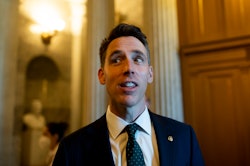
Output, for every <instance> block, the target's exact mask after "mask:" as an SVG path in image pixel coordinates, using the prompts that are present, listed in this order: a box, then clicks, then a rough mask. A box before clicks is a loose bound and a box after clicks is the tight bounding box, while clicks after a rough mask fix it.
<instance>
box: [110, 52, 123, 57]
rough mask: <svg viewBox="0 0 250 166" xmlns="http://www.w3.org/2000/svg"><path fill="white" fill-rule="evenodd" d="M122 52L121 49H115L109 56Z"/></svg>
mask: <svg viewBox="0 0 250 166" xmlns="http://www.w3.org/2000/svg"><path fill="white" fill-rule="evenodd" d="M121 53H122V51H120V50H114V51H113V52H111V54H110V56H109V57H112V56H114V55H116V54H121Z"/></svg>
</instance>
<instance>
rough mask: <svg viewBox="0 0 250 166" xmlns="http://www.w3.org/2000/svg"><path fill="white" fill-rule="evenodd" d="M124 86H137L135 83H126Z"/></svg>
mask: <svg viewBox="0 0 250 166" xmlns="http://www.w3.org/2000/svg"><path fill="white" fill-rule="evenodd" d="M122 86H126V87H135V86H136V85H135V83H133V82H126V83H124V84H122Z"/></svg>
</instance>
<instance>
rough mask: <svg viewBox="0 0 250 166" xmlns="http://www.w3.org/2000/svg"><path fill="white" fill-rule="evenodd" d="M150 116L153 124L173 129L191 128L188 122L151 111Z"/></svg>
mask: <svg viewBox="0 0 250 166" xmlns="http://www.w3.org/2000/svg"><path fill="white" fill-rule="evenodd" d="M150 118H151V120H152V122H153V124H154V126H160V127H166V128H168V129H174V130H181V129H184V130H186V129H190V128H192V127H191V126H190V125H189V124H186V123H184V122H180V121H178V120H175V119H173V118H169V117H166V116H162V115H159V114H156V113H153V112H150Z"/></svg>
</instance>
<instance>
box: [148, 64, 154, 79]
mask: <svg viewBox="0 0 250 166" xmlns="http://www.w3.org/2000/svg"><path fill="white" fill-rule="evenodd" d="M153 78H154V77H153V67H152V66H149V69H148V83H152V82H153Z"/></svg>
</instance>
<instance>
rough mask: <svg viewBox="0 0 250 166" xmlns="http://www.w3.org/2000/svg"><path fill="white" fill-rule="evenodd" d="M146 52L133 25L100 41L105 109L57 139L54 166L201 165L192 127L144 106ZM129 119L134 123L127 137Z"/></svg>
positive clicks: (149, 71)
mask: <svg viewBox="0 0 250 166" xmlns="http://www.w3.org/2000/svg"><path fill="white" fill-rule="evenodd" d="M149 54H150V52H149V47H148V42H147V40H146V36H145V35H144V34H143V33H142V32H141V30H140V29H139V28H138V27H136V26H133V25H128V24H119V25H118V26H116V27H115V28H114V29H113V30H112V31H111V33H110V35H109V36H108V38H106V39H104V40H103V42H102V44H101V47H100V61H101V67H100V69H99V71H98V78H99V82H100V83H101V84H102V85H105V86H106V89H107V92H108V95H109V105H108V108H107V111H106V113H105V115H103V116H102V117H101V118H100V119H98V120H96V121H95V122H93V123H91V124H89V125H88V126H85V127H83V128H81V129H79V130H78V131H76V132H74V133H72V134H70V135H69V136H67V137H66V138H65V139H64V140H63V141H62V142H61V143H60V146H59V148H58V151H57V154H56V157H55V160H54V163H53V165H54V166H74V165H79V166H80V165H91V166H95V165H105V166H114V165H116V166H126V165H135V166H138V165H140V164H141V165H147V166H158V165H161V166H186V165H189V166H203V165H204V161H203V158H202V154H201V150H200V148H199V144H198V141H197V139H196V136H195V133H194V130H193V129H192V127H191V126H189V125H187V124H184V123H181V122H177V121H175V120H173V119H170V118H167V117H163V116H160V115H156V114H154V113H153V112H151V111H150V110H149V109H148V108H147V103H146V97H145V92H146V89H147V85H148V84H149V83H151V82H152V81H153V68H152V66H151V65H150V55H149ZM130 124H136V125H133V126H136V127H133V128H136V130H134V131H135V134H134V135H133V136H131V137H130V134H128V133H129V131H128V130H130V129H128V128H129V127H127V126H131V125H130ZM130 131H131V130H130ZM132 137H133V139H132ZM130 138H131V139H130ZM128 140H130V141H131V140H132V141H134V142H133V143H128V144H127V142H130V141H128ZM135 144H137V145H135ZM131 145H135V146H136V148H135V149H136V150H135V149H133V148H132V147H131ZM138 145H139V146H138ZM135 151H136V155H137V156H134V153H135ZM133 157H135V158H133ZM136 157H137V158H136ZM131 158H132V161H131ZM133 162H137V163H133ZM139 162H140V163H139Z"/></svg>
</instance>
